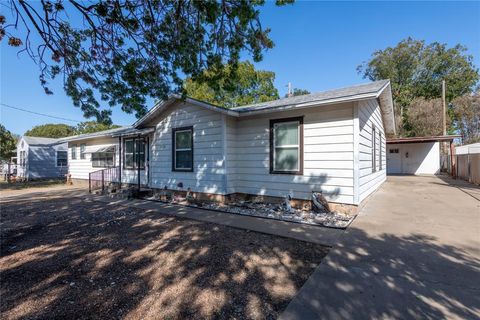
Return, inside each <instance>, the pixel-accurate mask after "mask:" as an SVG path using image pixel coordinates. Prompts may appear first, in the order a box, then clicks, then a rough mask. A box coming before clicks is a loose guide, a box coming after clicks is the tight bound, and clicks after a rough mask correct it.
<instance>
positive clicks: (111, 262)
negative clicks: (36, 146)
mask: <svg viewBox="0 0 480 320" xmlns="http://www.w3.org/2000/svg"><path fill="white" fill-rule="evenodd" d="M259 223H261V222H259ZM0 226H1V251H0V270H1V271H0V272H1V279H2V281H1V284H0V295H1V297H2V303H1V305H0V312H1V314H2V318H5V319H23V318H84V319H91V318H97V319H102V318H126V319H140V318H141V319H152V318H155V319H179V318H198V319H202V318H206V319H218V318H221V319H225V318H233V319H244V318H252V319H274V318H276V317H277V316H278V315H279V313H280V312H281V311H282V310H283V309H284V308H285V307H286V306H287V304H288V303H289V301H290V300H291V299H292V298H293V297H294V295H295V294H296V293H297V291H298V290H299V289H300V287H301V286H302V285H303V283H304V282H305V281H306V279H307V278H308V277H309V276H310V274H311V273H312V272H313V270H314V269H315V268H316V266H317V265H318V264H319V263H320V261H321V259H322V258H323V257H324V256H325V255H326V253H327V249H326V248H325V247H322V246H319V245H315V244H312V243H305V242H301V241H297V240H293V239H288V238H282V237H275V236H272V235H266V234H262V233H256V232H249V231H247V230H241V229H235V228H231V227H226V226H221V225H215V224H209V223H204V222H198V221H193V220H188V219H182V218H176V217H167V216H164V215H160V214H158V213H155V212H153V211H146V210H140V209H133V208H126V207H120V206H117V207H115V208H112V206H108V205H106V204H104V203H99V202H85V200H83V199H80V198H69V199H65V198H60V199H50V200H45V199H42V200H35V199H31V200H29V201H28V202H21V201H18V200H16V201H11V202H5V201H4V202H3V203H2V210H1V225H0Z"/></svg>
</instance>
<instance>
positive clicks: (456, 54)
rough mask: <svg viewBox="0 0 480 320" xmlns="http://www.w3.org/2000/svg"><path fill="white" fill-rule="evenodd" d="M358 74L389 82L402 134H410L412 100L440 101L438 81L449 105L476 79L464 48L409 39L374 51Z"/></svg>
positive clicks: (469, 56) (474, 82) (476, 76)
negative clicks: (401, 124) (401, 122)
mask: <svg viewBox="0 0 480 320" xmlns="http://www.w3.org/2000/svg"><path fill="white" fill-rule="evenodd" d="M357 70H358V72H359V73H360V74H362V75H363V77H364V78H368V79H370V80H372V81H375V80H381V79H390V81H391V84H392V94H393V98H394V101H395V104H396V107H397V111H399V112H400V113H401V114H402V115H403V119H402V120H403V129H404V132H403V133H404V134H406V135H410V134H411V133H410V130H411V126H410V123H409V121H408V118H407V112H404V111H406V109H407V108H408V106H409V105H410V104H411V102H412V101H413V100H414V99H415V98H419V97H423V98H426V99H434V98H440V97H441V93H442V80H445V81H446V84H447V85H446V97H447V101H448V102H450V101H452V100H453V99H455V98H456V97H459V96H461V95H464V94H466V93H470V92H472V90H473V88H474V86H475V84H476V83H477V81H478V80H479V73H478V69H477V68H476V67H475V65H474V64H473V57H472V56H471V55H469V54H467V49H466V48H465V47H464V46H461V45H456V46H454V47H452V48H448V47H447V45H446V44H442V43H438V42H433V43H430V44H426V43H425V41H419V40H414V39H411V38H408V39H405V40H402V41H401V42H400V43H398V44H397V45H396V46H395V47H388V48H386V49H384V50H378V51H375V52H374V53H373V55H372V58H371V59H370V60H369V61H367V62H365V63H363V64H361V65H360V66H358V68H357Z"/></svg>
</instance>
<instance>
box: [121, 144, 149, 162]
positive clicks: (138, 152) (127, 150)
mask: <svg viewBox="0 0 480 320" xmlns="http://www.w3.org/2000/svg"><path fill="white" fill-rule="evenodd" d="M145 146H146V141H145V139H143V138H134V139H126V140H125V142H124V148H123V150H124V151H123V154H124V157H123V167H124V168H125V169H139V168H140V169H145V149H146V147H145Z"/></svg>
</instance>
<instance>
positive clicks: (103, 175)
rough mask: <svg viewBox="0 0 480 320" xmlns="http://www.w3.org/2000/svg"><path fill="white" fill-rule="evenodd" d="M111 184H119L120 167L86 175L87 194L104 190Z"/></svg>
mask: <svg viewBox="0 0 480 320" xmlns="http://www.w3.org/2000/svg"><path fill="white" fill-rule="evenodd" d="M111 183H120V167H112V168H107V169H102V170H98V171H94V172H90V173H89V174H88V192H90V193H91V192H92V191H95V190H98V189H102V191H103V190H105V188H107V187H108V186H109V185H110V184H111Z"/></svg>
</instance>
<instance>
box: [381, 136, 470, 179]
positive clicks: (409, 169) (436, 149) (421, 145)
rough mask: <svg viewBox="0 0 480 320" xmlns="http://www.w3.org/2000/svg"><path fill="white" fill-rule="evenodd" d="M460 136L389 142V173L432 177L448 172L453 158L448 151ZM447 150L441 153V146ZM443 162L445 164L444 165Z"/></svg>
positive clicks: (413, 138) (415, 138)
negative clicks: (441, 172) (442, 171)
mask: <svg viewBox="0 0 480 320" xmlns="http://www.w3.org/2000/svg"><path fill="white" fill-rule="evenodd" d="M456 138H461V136H460V135H446V136H430V137H412V138H394V139H388V140H387V173H388V174H413V175H432V174H439V173H440V171H441V170H442V169H443V170H445V171H446V170H447V168H448V167H449V163H450V162H451V159H450V158H451V157H450V155H449V152H448V150H449V149H450V148H451V144H452V141H453V140H454V139H456ZM441 143H443V144H444V145H445V146H446V148H444V149H446V150H445V151H444V154H442V152H441V148H440V144H441ZM442 161H443V164H442Z"/></svg>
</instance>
